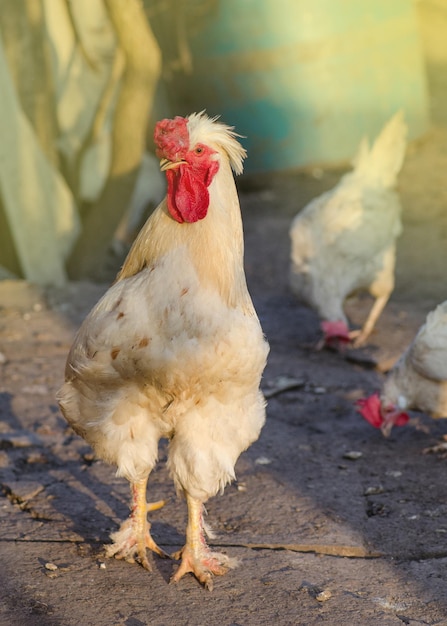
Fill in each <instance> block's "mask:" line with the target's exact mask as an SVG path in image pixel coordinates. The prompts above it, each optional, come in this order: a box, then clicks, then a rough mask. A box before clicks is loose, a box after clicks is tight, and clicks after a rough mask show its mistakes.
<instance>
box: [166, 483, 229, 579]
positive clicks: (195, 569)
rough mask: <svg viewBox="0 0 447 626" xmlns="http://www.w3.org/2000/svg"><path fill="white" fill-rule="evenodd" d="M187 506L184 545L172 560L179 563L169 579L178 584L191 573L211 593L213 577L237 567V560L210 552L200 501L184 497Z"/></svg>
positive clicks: (187, 496) (188, 496)
mask: <svg viewBox="0 0 447 626" xmlns="http://www.w3.org/2000/svg"><path fill="white" fill-rule="evenodd" d="M186 503H187V505H188V525H187V527H186V544H185V546H184V547H183V549H182V550H180V552H178V553H176V554H175V555H174V558H176V559H179V558H181V560H182V561H181V563H180V565H179V567H178V569H177V571H176V572H175V574H174V576H173V577H172V578H171V582H178V581H179V580H180V579H181V578H182V577H183V576H184V575H185V574H187V573H188V572H191V573H192V574H194V576H195V577H196V578H197V579H198V580H199V581H200V582H201V583H202V584H203V585H204V586H205V588H206V589H208V590H209V591H211V590H212V589H213V576H214V575H216V576H222V574H226V572H227V571H228V570H229V569H231V568H233V567H236V566H237V559H230V558H229V557H228V556H226V555H225V554H220V553H219V552H212V551H211V550H210V548H209V547H208V545H207V543H206V540H205V532H204V530H205V528H204V522H203V504H202V502H201V501H200V500H196V499H195V498H192V497H191V496H190V495H188V494H187V495H186Z"/></svg>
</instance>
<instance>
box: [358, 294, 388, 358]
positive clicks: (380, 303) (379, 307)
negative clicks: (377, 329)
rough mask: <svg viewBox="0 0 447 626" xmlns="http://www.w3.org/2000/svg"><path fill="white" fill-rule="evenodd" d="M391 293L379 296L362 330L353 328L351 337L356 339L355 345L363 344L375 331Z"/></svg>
mask: <svg viewBox="0 0 447 626" xmlns="http://www.w3.org/2000/svg"><path fill="white" fill-rule="evenodd" d="M389 297H390V295H389V294H388V293H387V294H386V295H385V296H379V297H378V298H376V301H375V302H374V304H373V305H372V307H371V310H370V312H369V315H368V317H367V319H366V322H365V323H364V324H363V328H362V329H361V330H352V331H351V332H350V333H349V337H350V339H354V341H353V344H354V346H355V347H358V346H361V345H363V344H364V343H365V341H366V340H367V338H368V337H369V336H370V334H371V333H372V331H373V328H374V326H375V325H376V322H377V320H378V319H379V317H380V315H381V313H382V311H383V309H384V308H385V305H386V303H387V302H388V299H389Z"/></svg>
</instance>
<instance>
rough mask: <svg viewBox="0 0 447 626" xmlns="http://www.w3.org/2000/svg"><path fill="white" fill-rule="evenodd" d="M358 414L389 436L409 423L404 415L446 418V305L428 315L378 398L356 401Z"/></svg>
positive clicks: (391, 372)
mask: <svg viewBox="0 0 447 626" xmlns="http://www.w3.org/2000/svg"><path fill="white" fill-rule="evenodd" d="M358 407H359V412H360V413H361V414H362V415H363V417H364V418H365V419H366V420H367V421H368V422H369V423H370V424H372V425H373V426H375V427H376V428H380V429H381V430H382V432H383V434H384V435H385V436H388V435H389V434H390V432H391V429H392V428H393V426H395V425H397V426H403V425H404V424H406V423H407V422H408V415H407V414H406V412H405V411H407V410H410V409H415V410H418V411H423V412H424V413H427V414H428V415H430V416H431V417H434V418H439V417H447V301H446V302H443V303H442V304H440V305H439V306H437V307H436V309H435V310H434V311H432V312H431V313H429V314H428V316H427V319H426V321H425V324H424V325H423V326H421V328H420V329H419V332H418V333H417V335H416V337H415V338H414V340H413V342H412V343H411V345H410V346H409V347H408V348H407V350H405V352H404V353H403V355H402V356H401V358H400V359H399V361H398V362H397V363H396V364H395V365H394V367H393V368H392V370H391V371H390V372H389V374H388V376H387V378H386V380H385V383H384V386H383V389H382V392H381V394H380V396H379V395H378V394H373V395H372V396H370V397H369V398H366V399H362V400H359V401H358Z"/></svg>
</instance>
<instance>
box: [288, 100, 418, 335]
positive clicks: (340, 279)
mask: <svg viewBox="0 0 447 626" xmlns="http://www.w3.org/2000/svg"><path fill="white" fill-rule="evenodd" d="M406 133H407V127H406V124H405V122H404V119H403V114H402V113H401V112H399V113H397V114H396V115H394V116H393V117H392V118H391V120H390V121H389V122H388V123H387V124H386V126H385V127H384V128H383V130H382V132H381V133H380V135H379V136H378V137H377V139H376V141H375V142H374V144H373V146H372V147H371V149H370V148H369V146H368V142H367V141H366V140H363V142H362V143H361V145H360V148H359V152H358V154H357V157H356V159H355V161H354V165H355V167H354V169H353V170H352V171H351V172H349V173H348V174H346V175H345V176H343V178H342V179H341V180H340V182H339V183H338V184H337V185H336V187H334V188H333V189H331V190H330V191H327V192H326V193H324V194H322V195H321V196H319V197H318V198H315V199H314V200H312V201H311V202H310V203H309V204H308V205H307V206H306V207H305V208H304V209H303V210H302V211H300V213H298V215H296V217H295V218H294V220H293V222H292V224H291V227H290V237H291V264H290V287H291V290H292V291H293V292H294V293H295V295H297V296H298V298H299V299H300V300H302V301H303V302H305V303H306V304H308V305H309V306H311V307H312V308H314V309H315V310H316V311H317V313H318V315H319V316H320V319H321V320H322V322H321V327H322V330H323V333H324V341H325V343H326V345H329V346H333V347H341V346H342V345H344V344H345V343H346V342H349V341H351V340H352V339H355V345H357V346H359V345H361V344H362V343H364V342H365V341H366V339H367V338H368V336H369V335H370V333H371V331H372V330H373V328H374V325H375V323H376V321H377V319H378V318H379V316H380V314H381V312H382V310H383V308H384V306H385V305H386V303H387V301H388V299H389V297H390V295H391V293H392V291H393V288H394V265H395V253H396V238H397V237H398V235H399V234H400V232H401V229H402V226H401V221H400V213H401V206H400V201H399V197H398V195H397V193H396V192H395V191H394V190H393V187H394V185H395V183H396V178H397V175H398V173H399V171H400V169H401V166H402V162H403V159H404V155H405V146H406ZM357 290H368V291H369V292H370V293H371V295H372V296H374V298H375V302H374V305H373V307H372V308H371V311H370V313H369V315H368V318H367V320H366V322H365V323H364V325H363V328H362V329H361V331H351V332H349V329H348V320H347V318H346V315H345V313H344V311H343V305H344V302H345V299H346V298H347V297H348V296H349V295H350V294H352V293H354V292H356V291H357Z"/></svg>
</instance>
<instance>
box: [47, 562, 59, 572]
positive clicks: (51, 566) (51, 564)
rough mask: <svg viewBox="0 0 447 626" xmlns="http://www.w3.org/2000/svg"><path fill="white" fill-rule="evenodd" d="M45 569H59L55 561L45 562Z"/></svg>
mask: <svg viewBox="0 0 447 626" xmlns="http://www.w3.org/2000/svg"><path fill="white" fill-rule="evenodd" d="M45 569H48V570H50V572H54V571H56V570H57V565H56V564H55V563H45Z"/></svg>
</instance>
